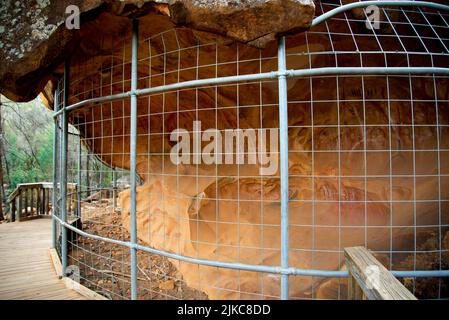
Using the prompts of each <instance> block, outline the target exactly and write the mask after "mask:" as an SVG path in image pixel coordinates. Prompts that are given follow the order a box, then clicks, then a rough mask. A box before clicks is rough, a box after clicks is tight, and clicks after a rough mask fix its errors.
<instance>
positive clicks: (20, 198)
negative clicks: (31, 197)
mask: <svg viewBox="0 0 449 320" xmlns="http://www.w3.org/2000/svg"><path fill="white" fill-rule="evenodd" d="M22 196H23V194H22V190H19V196H18V197H17V200H18V201H19V205H18V210H17V214H16V221H17V222H20V217H21V215H22V208H23V207H22V205H23V199H22Z"/></svg>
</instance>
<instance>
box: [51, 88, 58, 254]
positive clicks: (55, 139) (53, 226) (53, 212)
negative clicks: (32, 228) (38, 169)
mask: <svg viewBox="0 0 449 320" xmlns="http://www.w3.org/2000/svg"><path fill="white" fill-rule="evenodd" d="M58 108H59V81H58V85H57V87H56V90H55V98H54V110H55V112H57V111H58ZM58 147H59V117H57V118H56V119H55V131H54V132H53V191H52V195H51V197H52V198H51V202H52V204H51V240H52V241H51V247H52V248H53V249H55V248H56V219H55V215H56V201H57V197H56V189H57V188H58V181H56V179H57V178H58V177H57V170H56V167H57V165H58V152H59V150H58Z"/></svg>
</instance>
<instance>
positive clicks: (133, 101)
mask: <svg viewBox="0 0 449 320" xmlns="http://www.w3.org/2000/svg"><path fill="white" fill-rule="evenodd" d="M138 43H139V20H137V19H134V20H133V39H132V65H131V91H132V92H134V91H135V90H136V89H137V63H138V61H137V53H138V49H139V47H138ZM130 140H131V143H130V145H131V150H130V153H131V215H130V224H131V226H130V229H131V243H132V244H136V243H137V221H136V176H137V168H136V152H137V149H136V145H137V95H136V94H132V95H131V137H130ZM131 299H132V300H137V249H136V248H135V247H131Z"/></svg>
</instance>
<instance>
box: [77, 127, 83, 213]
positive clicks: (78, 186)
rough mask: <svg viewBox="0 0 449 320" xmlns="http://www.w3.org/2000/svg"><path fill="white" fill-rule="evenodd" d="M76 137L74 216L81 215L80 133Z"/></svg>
mask: <svg viewBox="0 0 449 320" xmlns="http://www.w3.org/2000/svg"><path fill="white" fill-rule="evenodd" d="M78 137H79V139H78V140H79V143H78V179H77V181H78V185H77V186H76V216H77V217H81V151H82V150H81V149H82V148H81V134H79V135H78Z"/></svg>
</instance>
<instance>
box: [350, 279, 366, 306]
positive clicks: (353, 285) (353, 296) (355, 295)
mask: <svg viewBox="0 0 449 320" xmlns="http://www.w3.org/2000/svg"><path fill="white" fill-rule="evenodd" d="M365 298H366V297H364V295H363V291H362V288H360V286H359V285H358V284H357V280H356V279H355V278H354V277H353V276H352V275H349V277H348V300H365Z"/></svg>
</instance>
